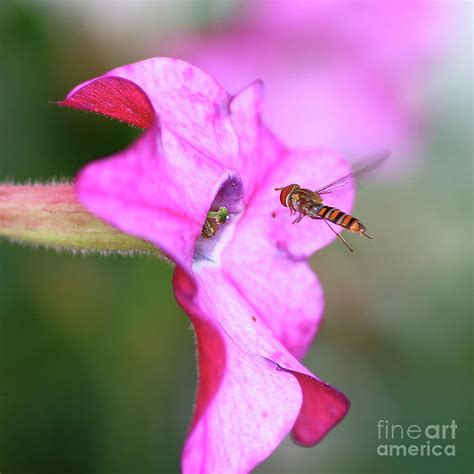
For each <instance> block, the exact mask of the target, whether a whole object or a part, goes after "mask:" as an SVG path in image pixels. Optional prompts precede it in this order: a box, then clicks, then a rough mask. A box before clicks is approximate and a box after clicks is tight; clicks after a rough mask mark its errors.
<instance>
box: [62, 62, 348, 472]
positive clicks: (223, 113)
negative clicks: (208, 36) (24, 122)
mask: <svg viewBox="0 0 474 474" xmlns="http://www.w3.org/2000/svg"><path fill="white" fill-rule="evenodd" d="M261 93H262V85H261V83H259V82H255V83H253V84H251V85H250V86H248V87H246V88H245V89H243V90H242V91H241V92H240V93H238V94H237V95H235V96H230V95H228V94H227V93H226V92H225V91H224V89H223V88H222V87H221V86H219V84H218V83H217V82H215V81H214V80H213V79H212V78H211V77H209V76H208V75H206V74H205V73H204V72H202V71H201V70H200V69H198V68H196V67H193V66H191V65H190V64H187V63H185V62H182V61H178V60H173V59H162V58H155V59H149V60H146V61H142V62H139V63H136V64H131V65H128V66H124V67H120V68H118V69H115V70H113V71H111V72H109V73H107V74H105V75H104V76H101V77H100V78H97V79H94V80H92V81H90V82H87V83H84V84H81V85H80V86H78V87H76V88H75V89H74V90H73V91H72V92H71V93H70V94H69V95H68V97H67V99H66V100H65V101H64V102H62V103H61V105H64V106H67V107H73V108H77V109H83V110H89V111H94V112H97V113H100V114H104V115H107V116H110V117H113V118H116V119H118V120H122V121H125V122H128V123H129V124H132V125H135V126H138V127H142V128H146V129H147V130H146V132H144V133H143V135H142V136H141V137H140V139H139V140H138V141H137V142H136V143H134V144H133V145H132V146H130V147H129V148H128V149H126V150H124V151H122V152H120V153H118V154H116V155H114V156H112V157H109V158H106V159H104V160H100V161H98V162H94V163H92V164H90V165H88V166H86V167H85V169H83V170H82V171H81V172H80V173H79V176H78V177H77V182H76V193H77V196H78V198H79V200H80V202H82V204H83V205H85V206H86V207H87V209H89V210H90V211H92V212H93V213H95V214H96V215H97V216H99V217H101V218H102V219H104V220H105V221H107V222H109V223H111V224H113V225H114V226H116V227H117V228H119V229H120V230H122V231H124V232H126V233H129V234H132V235H134V236H136V237H140V238H142V239H145V240H147V241H149V242H152V243H153V244H155V245H156V246H157V247H159V248H160V249H161V250H162V251H163V252H164V253H166V254H167V255H168V256H169V258H170V259H172V260H173V261H174V262H175V263H176V271H175V274H174V280H173V285H174V290H175V294H176V298H177V300H178V302H179V303H180V305H181V306H182V307H183V309H184V310H185V311H186V313H187V314H188V316H189V317H190V319H191V321H192V323H193V325H194V329H195V331H196V335H197V345H198V358H199V387H198V393H197V400H196V407H195V411H194V417H193V421H192V424H191V428H190V432H189V435H188V439H187V441H186V445H185V448H184V453H183V459H182V466H183V471H184V472H185V473H197V472H199V473H224V472H225V473H229V474H230V473H242V472H248V471H250V470H251V469H252V468H253V467H254V466H256V465H257V464H258V463H259V462H261V461H262V460H264V459H265V458H267V457H268V456H269V455H270V454H271V453H272V451H273V450H274V449H275V448H276V447H277V446H278V444H279V443H280V442H281V441H282V439H283V438H284V437H285V436H286V435H287V433H288V432H290V431H292V433H293V437H294V439H295V440H296V441H297V442H298V443H300V444H302V445H304V446H311V445H314V444H315V443H317V442H319V441H320V440H321V439H322V438H323V437H324V436H325V435H326V434H327V432H328V431H329V430H331V429H332V428H333V427H334V426H335V425H336V424H337V423H338V422H339V421H341V419H342V418H343V417H344V415H345V414H346V412H347V410H348V407H349V402H348V400H347V398H346V397H345V396H344V395H343V394H342V393H340V392H339V391H337V390H336V389H334V388H332V387H331V386H329V385H328V384H326V383H325V382H323V381H321V380H320V379H319V378H317V377H316V376H315V375H313V374H312V373H311V372H310V371H308V370H307V369H306V368H305V367H304V366H303V365H302V364H301V363H300V362H299V359H300V358H301V357H302V356H303V355H304V354H305V352H306V350H307V349H308V346H309V344H310V342H311V340H312V338H313V337H314V335H315V332H316V329H317V327H318V325H319V322H320V319H321V313H322V309H323V295H322V290H321V286H320V284H319V282H318V280H317V278H316V276H315V275H314V273H313V272H312V271H311V269H310V268H309V266H308V264H307V262H306V259H307V257H308V256H309V255H310V254H311V253H313V252H315V251H316V250H318V249H320V248H321V247H323V246H325V245H327V244H328V243H329V242H330V241H332V240H333V239H334V235H333V234H332V233H331V232H330V230H329V229H327V228H326V226H324V225H320V223H319V222H316V221H311V220H310V219H307V222H305V220H303V221H302V222H301V223H300V224H298V225H292V224H291V220H292V219H291V218H290V216H289V215H288V209H285V208H283V207H282V206H281V204H280V202H279V199H278V194H277V193H276V192H275V190H274V188H275V187H276V186H281V185H286V184H290V183H292V182H296V183H299V184H301V185H302V186H306V187H309V188H317V187H318V186H321V185H323V184H325V183H327V182H329V181H331V180H333V179H335V178H336V177H338V176H340V175H341V174H345V173H347V172H348V165H347V164H346V162H345V161H344V160H343V159H342V158H341V157H340V156H338V155H336V154H335V153H333V152H330V151H328V150H325V149H315V150H312V151H299V152H296V151H290V150H288V149H287V148H285V147H284V146H283V145H282V144H281V143H280V142H279V141H278V140H277V139H276V138H275V137H274V136H273V135H272V134H271V133H270V132H269V131H268V130H267V129H266V128H265V126H263V125H262V123H261V120H260V106H261ZM352 200H353V192H352V191H351V192H349V193H347V194H344V195H343V196H341V197H338V198H335V199H334V200H333V202H331V203H330V204H332V205H334V206H338V207H340V208H342V209H344V210H347V211H349V210H350V208H351V205H352ZM219 207H226V208H227V209H228V211H229V213H230V218H229V220H228V222H227V223H225V224H223V225H220V226H219V227H218V232H217V233H216V235H215V236H214V237H213V238H204V237H203V236H202V234H201V232H202V228H203V225H204V223H205V221H206V217H207V216H208V212H209V211H210V210H216V209H218V208H219Z"/></svg>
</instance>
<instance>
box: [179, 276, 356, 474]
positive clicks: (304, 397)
mask: <svg viewBox="0 0 474 474" xmlns="http://www.w3.org/2000/svg"><path fill="white" fill-rule="evenodd" d="M195 279H196V289H195V292H194V290H193V286H192V285H191V283H190V281H189V279H188V277H187V276H186V275H185V274H184V273H183V272H182V271H181V270H180V269H179V268H178V269H177V270H176V272H175V278H174V286H175V292H176V297H177V299H178V301H179V303H180V304H181V305H182V306H183V308H184V309H185V311H186V312H187V313H188V314H189V315H190V317H191V319H192V321H193V324H194V325H195V328H196V332H197V337H198V348H199V370H200V382H199V389H198V396H197V402H196V410H195V415H194V420H193V423H192V426H191V431H190V434H189V436H188V440H187V442H186V446H185V449H184V453H183V472H184V473H186V474H189V473H195V472H196V473H203V474H205V473H211V472H212V473H213V472H226V473H229V474H232V473H244V472H249V471H250V470H251V469H252V468H253V467H255V466H256V465H257V464H258V463H259V462H261V461H262V460H264V459H265V458H266V457H268V456H269V455H270V454H271V452H272V451H273V450H274V449H275V448H276V447H277V446H278V444H279V443H280V442H281V441H282V439H283V438H284V437H285V436H286V434H287V433H288V432H289V431H290V430H291V429H292V428H293V427H294V430H295V431H294V436H295V439H297V441H298V442H300V443H302V444H306V445H311V444H314V443H316V442H318V441H320V440H321V439H322V437H323V436H324V435H325V434H326V433H327V432H328V431H329V430H330V429H331V428H333V427H334V426H335V425H336V424H337V423H338V422H339V421H340V420H341V419H342V417H343V416H344V415H345V413H346V412H347V409H348V401H347V399H346V398H345V397H344V395H342V394H341V393H340V392H338V391H336V390H334V389H332V388H331V387H330V386H328V385H326V384H324V382H321V381H320V380H319V379H317V378H316V377H315V376H313V375H312V374H310V373H309V372H308V371H307V370H306V369H305V368H304V367H303V366H302V365H301V364H300V363H299V362H298V361H297V360H296V359H294V357H293V356H292V355H291V354H289V353H288V351H287V350H286V349H285V348H284V347H283V346H282V345H281V344H280V343H279V342H278V341H277V339H276V338H275V337H274V335H273V333H272V332H271V331H270V330H269V329H268V328H267V326H266V325H265V323H264V322H263V321H260V320H259V319H258V318H256V317H255V315H254V314H253V311H252V310H251V308H249V306H248V304H247V303H246V301H245V299H243V298H242V296H241V295H240V294H239V293H238V291H237V289H235V288H234V287H233V285H232V284H229V282H227V281H225V279H224V278H223V276H222V273H221V272H220V270H219V269H218V268H214V267H205V268H202V269H201V270H200V271H199V272H198V273H196V274H195ZM210 328H212V329H210ZM289 375H291V376H290V377H288V376H289Z"/></svg>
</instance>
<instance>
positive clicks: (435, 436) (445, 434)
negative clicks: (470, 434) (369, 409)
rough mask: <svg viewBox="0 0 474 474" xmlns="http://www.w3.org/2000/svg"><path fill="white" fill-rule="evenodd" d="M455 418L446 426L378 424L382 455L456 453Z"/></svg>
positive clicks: (379, 422) (384, 421) (379, 446)
mask: <svg viewBox="0 0 474 474" xmlns="http://www.w3.org/2000/svg"><path fill="white" fill-rule="evenodd" d="M457 427H458V425H457V424H456V421H455V420H451V423H449V424H446V425H426V426H420V425H408V426H403V425H395V424H392V423H389V422H388V420H379V421H378V423H377V437H378V440H379V444H378V446H377V454H378V455H379V456H456V445H455V444H454V440H455V439H456V429H457Z"/></svg>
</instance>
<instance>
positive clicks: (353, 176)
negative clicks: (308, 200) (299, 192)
mask: <svg viewBox="0 0 474 474" xmlns="http://www.w3.org/2000/svg"><path fill="white" fill-rule="evenodd" d="M389 155H390V151H389V150H378V151H375V152H373V153H370V154H369V155H367V156H365V157H364V158H362V159H361V160H359V161H358V162H357V163H356V164H355V165H354V166H353V167H352V171H351V172H350V173H348V174H346V175H345V176H341V177H340V178H338V179H336V180H335V181H333V182H332V183H329V184H326V185H325V186H323V187H322V188H319V189H317V190H316V191H314V192H315V193H317V194H331V193H334V192H339V191H343V190H344V188H346V187H347V184H349V183H354V182H356V181H358V180H359V178H360V177H361V176H363V175H365V174H367V173H370V172H371V171H372V170H374V169H375V168H377V167H378V166H379V165H380V164H381V163H383V162H384V161H385V160H386V159H387V158H388V156H389Z"/></svg>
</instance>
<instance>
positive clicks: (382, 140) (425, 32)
mask: <svg viewBox="0 0 474 474" xmlns="http://www.w3.org/2000/svg"><path fill="white" fill-rule="evenodd" d="M240 3H243V4H244V7H245V8H243V9H242V10H241V12H240V13H241V16H240V17H239V16H236V15H235V14H234V15H233V16H232V17H231V18H230V20H229V22H228V24H227V25H225V27H222V25H221V27H220V28H216V29H215V30H214V31H212V30H211V31H206V32H204V33H203V34H202V35H197V34H195V35H194V36H190V37H189V36H188V38H187V40H186V39H183V35H181V36H179V37H177V38H176V40H175V42H174V43H172V42H171V43H170V42H168V44H167V49H166V50H165V53H166V54H173V55H178V56H180V57H183V58H185V59H187V60H189V61H192V62H193V63H195V64H197V65H199V66H200V67H203V68H204V69H205V70H206V71H208V72H209V73H210V74H212V75H213V76H214V77H216V79H217V80H219V81H220V82H221V83H222V84H223V85H224V87H226V88H227V90H229V91H231V92H234V91H237V90H238V89H239V88H240V87H241V84H245V83H248V82H249V81H252V80H254V79H255V78H260V79H262V80H263V81H264V83H265V87H266V94H265V97H266V99H265V106H264V109H263V117H264V119H265V121H266V122H267V123H268V124H269V125H270V126H271V128H272V130H274V131H275V132H276V133H277V134H278V136H280V137H282V138H283V139H284V141H285V142H286V143H288V144H290V145H292V146H316V145H323V146H327V147H331V148H335V149H338V150H341V151H344V152H347V153H351V155H353V156H354V159H356V158H357V157H358V156H362V155H363V154H365V153H367V152H368V151H371V150H372V149H377V148H387V147H388V148H390V149H392V150H393V151H394V154H393V159H394V160H402V159H403V158H406V157H407V154H408V152H412V151H413V150H414V149H415V148H416V146H417V145H419V142H420V139H422V134H423V125H424V123H425V122H426V121H427V119H428V114H427V112H426V111H425V110H423V104H422V103H420V101H418V102H417V103H415V102H413V100H412V96H413V91H414V90H416V88H421V87H423V85H424V82H425V79H426V77H427V76H428V75H429V74H430V73H431V72H432V68H431V67H430V66H431V65H432V63H433V58H434V57H436V55H437V54H438V55H439V52H440V51H441V50H442V46H443V41H444V42H445V40H446V37H447V34H446V33H447V31H448V30H449V28H450V17H452V15H450V14H449V13H450V12H449V7H446V6H443V5H441V3H442V2H430V1H417V0H415V1H410V2H393V1H385V0H380V1H364V2H351V1H338V2H317V1H313V2H294V1H277V2H268V1H265V0H263V1H253V0H252V1H246V2H240ZM400 32H403V34H401V33H400ZM230 58H231V59H230ZM423 78H425V79H423ZM407 90H409V91H411V92H412V94H411V96H410V97H408V96H407V93H406V91H407Z"/></svg>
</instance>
